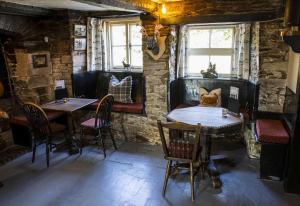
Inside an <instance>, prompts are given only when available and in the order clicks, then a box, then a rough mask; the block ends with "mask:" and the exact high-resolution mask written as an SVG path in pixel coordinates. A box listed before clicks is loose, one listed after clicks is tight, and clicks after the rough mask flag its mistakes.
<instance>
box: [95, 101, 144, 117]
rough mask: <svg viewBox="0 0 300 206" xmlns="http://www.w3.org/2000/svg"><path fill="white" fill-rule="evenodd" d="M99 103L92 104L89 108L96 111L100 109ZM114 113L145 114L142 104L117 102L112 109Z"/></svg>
mask: <svg viewBox="0 0 300 206" xmlns="http://www.w3.org/2000/svg"><path fill="white" fill-rule="evenodd" d="M98 104H99V101H97V102H94V103H93V104H90V105H89V107H90V108H92V109H94V110H96V109H97V107H98ZM112 111H113V112H124V113H134V114H141V113H143V104H142V103H120V102H115V103H114V105H113V107H112Z"/></svg>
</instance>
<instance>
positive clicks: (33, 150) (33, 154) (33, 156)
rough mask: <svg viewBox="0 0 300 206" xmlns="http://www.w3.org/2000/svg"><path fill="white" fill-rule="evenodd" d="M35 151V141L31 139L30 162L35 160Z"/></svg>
mask: <svg viewBox="0 0 300 206" xmlns="http://www.w3.org/2000/svg"><path fill="white" fill-rule="evenodd" d="M35 152H36V142H35V140H32V159H31V162H32V163H34V161H35Z"/></svg>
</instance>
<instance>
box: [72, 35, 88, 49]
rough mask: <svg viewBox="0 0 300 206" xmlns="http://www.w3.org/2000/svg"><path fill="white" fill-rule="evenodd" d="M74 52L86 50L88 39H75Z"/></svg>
mask: <svg viewBox="0 0 300 206" xmlns="http://www.w3.org/2000/svg"><path fill="white" fill-rule="evenodd" d="M74 50H86V38H75V39H74Z"/></svg>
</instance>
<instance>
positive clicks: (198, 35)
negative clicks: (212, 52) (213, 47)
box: [188, 29, 209, 48]
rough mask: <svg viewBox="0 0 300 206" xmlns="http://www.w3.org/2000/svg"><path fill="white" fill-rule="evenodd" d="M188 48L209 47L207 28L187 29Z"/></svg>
mask: <svg viewBox="0 0 300 206" xmlns="http://www.w3.org/2000/svg"><path fill="white" fill-rule="evenodd" d="M188 42H189V45H188V46H189V48H209V30H208V29H192V30H190V31H189V37H188Z"/></svg>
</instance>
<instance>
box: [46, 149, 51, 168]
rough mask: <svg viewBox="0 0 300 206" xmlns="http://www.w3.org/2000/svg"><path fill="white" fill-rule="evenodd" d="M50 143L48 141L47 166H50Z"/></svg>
mask: <svg viewBox="0 0 300 206" xmlns="http://www.w3.org/2000/svg"><path fill="white" fill-rule="evenodd" d="M49 147H50V144H49V143H46V158H47V167H49V156H50V151H49Z"/></svg>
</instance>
